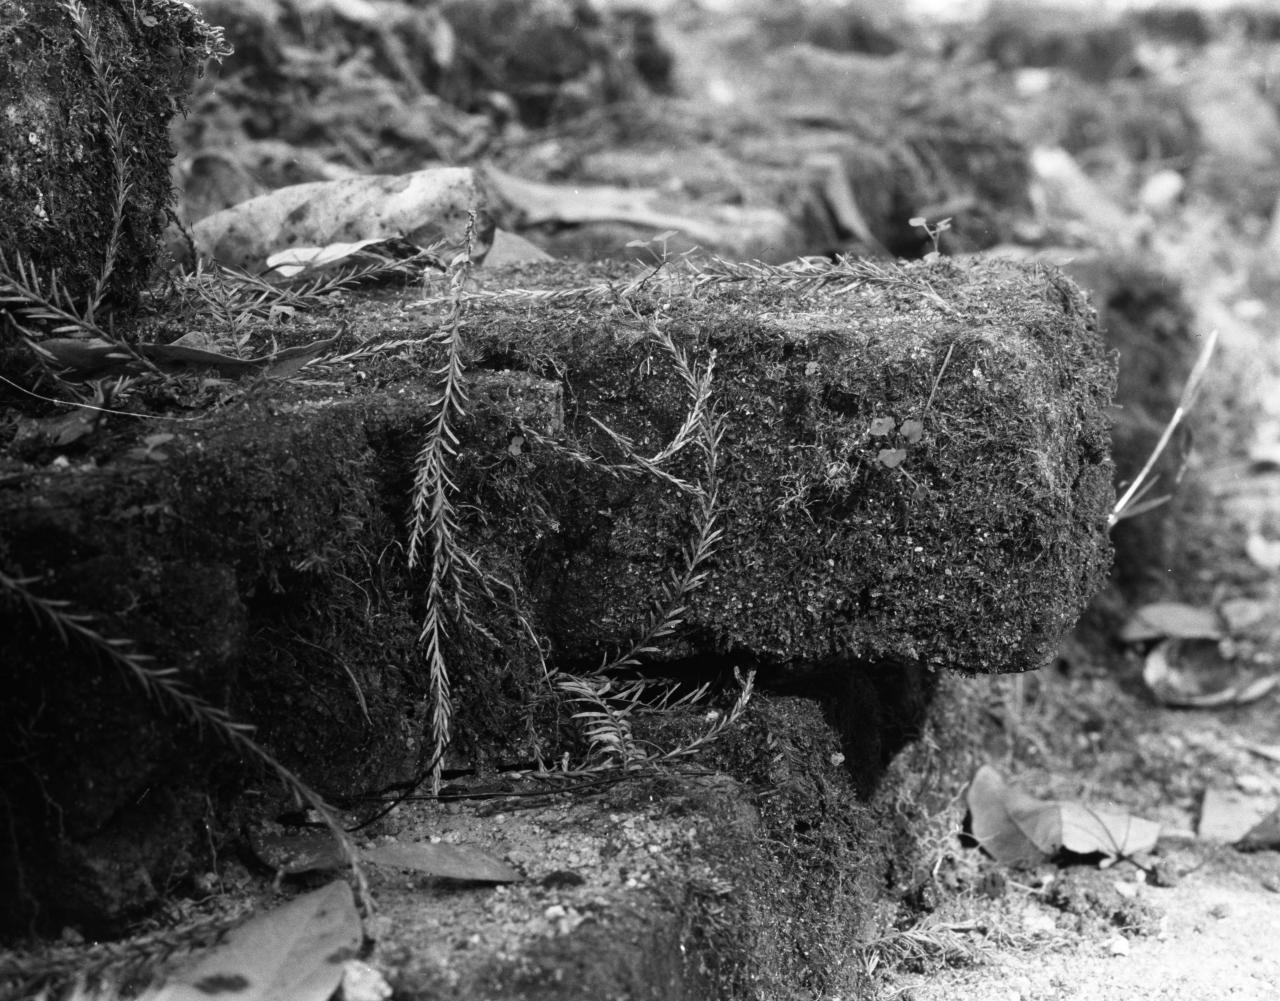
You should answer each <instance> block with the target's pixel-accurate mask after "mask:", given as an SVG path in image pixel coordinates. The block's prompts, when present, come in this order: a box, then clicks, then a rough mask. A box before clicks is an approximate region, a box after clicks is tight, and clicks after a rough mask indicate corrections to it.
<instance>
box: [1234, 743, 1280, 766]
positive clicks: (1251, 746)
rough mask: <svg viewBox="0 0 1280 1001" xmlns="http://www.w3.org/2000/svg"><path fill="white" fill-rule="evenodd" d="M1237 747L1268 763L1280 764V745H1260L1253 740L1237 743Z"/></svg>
mask: <svg viewBox="0 0 1280 1001" xmlns="http://www.w3.org/2000/svg"><path fill="white" fill-rule="evenodd" d="M1236 746H1237V747H1241V748H1243V749H1244V750H1246V751H1248V752H1249V753H1250V754H1256V755H1257V756H1258V757H1260V758H1266V759H1267V760H1268V761H1275V762H1280V744H1258V743H1255V742H1254V741H1251V740H1240V741H1237V742H1236Z"/></svg>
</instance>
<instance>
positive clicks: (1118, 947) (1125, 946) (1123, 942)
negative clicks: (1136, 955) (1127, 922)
mask: <svg viewBox="0 0 1280 1001" xmlns="http://www.w3.org/2000/svg"><path fill="white" fill-rule="evenodd" d="M1107 952H1108V953H1109V954H1110V955H1112V956H1127V955H1129V940H1128V939H1127V938H1125V937H1124V936H1123V935H1117V936H1116V937H1115V938H1113V939H1111V941H1109V942H1108V943H1107Z"/></svg>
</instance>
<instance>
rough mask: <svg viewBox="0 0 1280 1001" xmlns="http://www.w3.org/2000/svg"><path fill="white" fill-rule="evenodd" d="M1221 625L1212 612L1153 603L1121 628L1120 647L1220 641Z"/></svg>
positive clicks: (1204, 609) (1193, 606) (1176, 604)
mask: <svg viewBox="0 0 1280 1001" xmlns="http://www.w3.org/2000/svg"><path fill="white" fill-rule="evenodd" d="M1221 636H1222V623H1221V622H1220V621H1219V619H1218V613H1217V612H1215V611H1214V610H1213V609H1212V608H1201V607H1199V606H1197V605H1187V604H1184V603H1183V602H1180V601H1156V602H1152V603H1151V604H1149V605H1143V606H1142V607H1141V608H1139V609H1138V610H1137V611H1136V612H1134V613H1133V614H1132V615H1131V616H1129V620H1128V621H1127V622H1125V624H1124V625H1123V626H1121V628H1120V640H1121V642H1123V643H1145V642H1148V641H1150V640H1160V639H1166V638H1169V637H1173V638H1175V639H1219V638H1220V637H1221Z"/></svg>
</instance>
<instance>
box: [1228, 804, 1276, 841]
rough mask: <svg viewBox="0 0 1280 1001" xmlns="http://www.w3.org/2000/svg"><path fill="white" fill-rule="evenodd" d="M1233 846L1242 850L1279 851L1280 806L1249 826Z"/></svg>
mask: <svg viewBox="0 0 1280 1001" xmlns="http://www.w3.org/2000/svg"><path fill="white" fill-rule="evenodd" d="M1235 846H1236V848H1238V849H1239V850H1240V851H1242V852H1261V851H1273V852H1274V851H1280V806H1278V807H1276V808H1275V809H1274V810H1272V811H1271V812H1270V813H1269V814H1267V815H1266V816H1265V817H1263V818H1262V819H1261V820H1259V821H1258V822H1257V823H1256V824H1254V825H1253V827H1251V828H1249V830H1248V831H1246V832H1245V834H1244V836H1243V837H1242V838H1240V840H1239V841H1237V842H1236V843H1235Z"/></svg>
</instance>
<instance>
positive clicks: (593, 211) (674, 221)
mask: <svg viewBox="0 0 1280 1001" xmlns="http://www.w3.org/2000/svg"><path fill="white" fill-rule="evenodd" d="M484 176H485V180H486V181H487V182H488V187H489V190H490V191H491V192H492V193H493V195H494V197H495V199H497V200H500V201H501V202H503V203H505V205H506V206H507V208H508V209H509V210H510V211H511V212H512V213H514V214H516V215H517V217H518V218H519V220H520V225H521V226H540V225H545V224H548V223H559V224H568V225H580V224H584V223H600V222H619V223H630V224H631V225H635V226H644V227H648V228H652V229H654V230H675V231H678V232H680V233H683V234H684V235H685V236H686V237H688V238H689V239H691V240H693V241H694V242H695V243H699V244H702V245H703V246H704V247H708V248H712V249H727V248H735V249H737V250H745V249H750V248H752V247H756V246H778V245H781V244H783V243H785V238H786V234H787V233H788V232H789V231H790V226H791V224H790V222H789V221H788V219H787V217H786V216H785V215H784V214H783V213H781V212H780V211H778V210H777V209H775V208H770V207H764V206H745V205H696V204H691V203H687V202H683V203H676V202H674V201H673V200H672V199H671V198H670V196H666V195H664V194H663V193H662V192H660V191H658V190H656V189H653V188H620V187H614V186H611V185H581V184H564V185H557V184H546V183H543V182H541V181H529V180H525V179H524V178H521V177H516V176H515V175H514V174H508V173H507V172H506V171H504V170H499V169H498V168H497V167H494V166H492V165H489V166H487V167H485V175H484Z"/></svg>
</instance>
